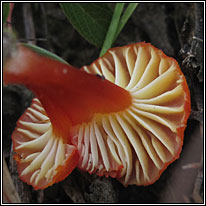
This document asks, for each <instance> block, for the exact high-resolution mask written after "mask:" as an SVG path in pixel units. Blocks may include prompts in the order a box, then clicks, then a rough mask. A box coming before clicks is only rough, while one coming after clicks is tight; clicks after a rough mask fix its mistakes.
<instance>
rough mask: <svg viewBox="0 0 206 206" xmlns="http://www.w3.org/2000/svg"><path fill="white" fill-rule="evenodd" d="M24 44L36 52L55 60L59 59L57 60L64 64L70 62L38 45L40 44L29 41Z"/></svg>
mask: <svg viewBox="0 0 206 206" xmlns="http://www.w3.org/2000/svg"><path fill="white" fill-rule="evenodd" d="M22 45H24V46H26V47H28V48H29V49H31V50H33V51H34V52H36V53H38V54H40V55H43V56H46V57H49V58H51V59H54V60H57V61H60V62H62V63H64V64H68V62H66V61H65V60H64V59H62V58H61V57H59V56H57V55H56V54H54V53H52V52H50V51H48V50H46V49H43V48H41V47H38V46H35V45H33V44H27V43H22Z"/></svg>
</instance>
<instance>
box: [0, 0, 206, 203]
mask: <svg viewBox="0 0 206 206" xmlns="http://www.w3.org/2000/svg"><path fill="white" fill-rule="evenodd" d="M110 6H111V7H113V6H114V3H110ZM203 10H204V4H203V3H140V4H139V6H138V7H137V8H136V10H135V11H134V13H133V15H132V16H131V18H130V19H129V21H128V22H127V24H126V26H125V27H124V29H123V30H122V32H121V33H120V36H119V37H118V39H117V41H116V42H115V44H114V45H113V46H123V45H127V44H130V43H135V42H141V41H146V42H150V43H151V44H153V45H154V46H156V47H158V48H159V49H162V50H163V51H164V52H165V53H166V55H168V56H172V57H174V58H175V59H176V60H177V61H178V62H179V65H180V67H181V69H182V71H183V73H184V74H185V76H186V79H187V82H188V85H189V88H190V92H191V101H192V112H191V115H190V118H189V120H188V125H187V128H186V130H185V138H184V145H183V150H182V153H181V156H180V159H178V160H177V161H175V162H174V163H173V164H171V165H170V166H169V167H168V168H167V170H166V171H165V172H164V173H163V174H162V176H161V177H160V179H159V180H158V181H157V182H156V183H155V184H153V185H150V186H146V187H138V186H128V187H126V188H125V187H124V186H122V185H121V184H120V183H119V182H118V181H116V180H115V179H112V178H108V179H107V178H104V177H97V176H96V175H89V174H87V173H84V172H81V171H79V170H78V169H75V170H74V171H73V172H72V174H71V175H69V176H68V177H67V178H66V179H65V180H64V181H62V182H60V183H58V184H55V185H53V186H52V187H49V188H47V189H45V190H44V191H42V190H41V191H34V190H33V189H32V187H31V186H28V185H26V184H25V183H23V182H21V181H20V180H19V178H18V175H17V172H16V165H15V162H14V160H13V158H12V151H11V138H10V136H11V133H12V131H13V130H14V128H15V124H16V121H17V119H18V118H19V117H20V115H21V114H22V113H23V112H24V110H25V108H26V107H28V106H29V104H30V102H31V99H32V97H33V94H32V93H31V92H30V91H28V90H27V89H26V88H24V87H22V86H7V87H3V102H2V103H3V113H2V114H3V116H2V118H3V153H4V156H5V159H6V161H7V163H8V167H9V169H10V173H11V176H12V179H13V182H14V184H15V186H16V188H17V192H18V193H19V196H20V198H21V200H22V202H24V203H202V202H203V193H204V192H203V188H204V186H203V184H204V183H203V159H202V156H203V155H202V154H203V125H204V122H203V86H204V75H203V74H204V72H203V68H204V67H203V66H204V65H203V25H204V19H203ZM12 27H13V30H14V31H16V34H17V37H18V39H19V40H20V41H21V42H30V43H34V44H36V45H38V46H41V47H43V48H45V49H47V50H49V51H52V52H53V53H55V54H57V55H59V56H60V57H62V58H63V59H65V60H66V61H68V62H69V63H70V64H72V65H74V66H76V67H81V66H83V65H87V64H90V63H92V62H93V61H94V60H95V59H96V58H97V57H98V56H99V53H100V49H99V48H96V47H95V46H93V45H91V44H90V43H88V42H87V41H86V40H84V39H83V38H82V37H81V36H80V35H79V33H77V31H75V30H74V28H73V27H72V25H71V24H70V23H69V21H68V20H67V19H66V17H65V16H64V14H63V12H62V10H61V9H60V6H59V4H58V3H16V4H15V7H14V10H13V16H12Z"/></svg>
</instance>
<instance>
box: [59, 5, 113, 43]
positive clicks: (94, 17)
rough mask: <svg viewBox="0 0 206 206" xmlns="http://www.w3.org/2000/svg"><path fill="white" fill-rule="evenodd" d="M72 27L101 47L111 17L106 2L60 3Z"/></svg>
mask: <svg viewBox="0 0 206 206" xmlns="http://www.w3.org/2000/svg"><path fill="white" fill-rule="evenodd" d="M60 6H61V8H62V9H63V11H64V13H65V15H66V16H67V18H68V20H69V21H70V23H71V24H72V25H73V27H74V28H75V29H76V30H77V31H78V32H79V33H80V34H81V35H82V36H83V37H84V38H85V39H86V40H87V41H89V42H90V43H91V44H93V45H95V46H97V47H101V46H102V45H103V43H104V40H105V36H106V34H107V30H108V28H109V25H110V21H111V19H112V11H111V10H110V9H109V7H108V5H107V4H106V3H60Z"/></svg>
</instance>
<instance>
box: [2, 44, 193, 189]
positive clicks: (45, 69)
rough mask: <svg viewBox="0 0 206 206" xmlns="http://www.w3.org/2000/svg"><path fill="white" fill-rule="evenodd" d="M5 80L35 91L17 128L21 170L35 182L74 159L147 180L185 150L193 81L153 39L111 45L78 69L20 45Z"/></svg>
mask: <svg viewBox="0 0 206 206" xmlns="http://www.w3.org/2000/svg"><path fill="white" fill-rule="evenodd" d="M4 82H5V84H8V83H17V84H24V85H25V86H26V87H28V88H29V89H31V90H32V91H33V92H34V94H35V95H36V97H35V98H34V99H33V101H32V104H31V106H30V107H29V108H28V109H26V111H25V112H24V114H23V115H22V116H21V117H20V119H19V120H18V122H17V127H16V129H15V131H14V132H13V134H12V140H13V147H14V151H15V153H16V154H15V156H14V158H15V159H16V160H17V163H18V171H19V175H20V178H21V179H22V180H23V181H25V182H27V183H28V184H30V185H32V186H33V187H34V188H35V189H44V188H46V187H48V186H49V185H52V184H53V183H56V182H59V181H61V180H63V179H64V178H65V177H67V176H68V175H69V174H70V173H71V172H72V170H73V169H74V168H76V167H77V168H79V169H81V170H83V171H87V172H89V173H90V174H93V173H96V174H97V175H99V176H106V177H109V176H111V177H113V178H117V179H118V180H119V181H120V182H121V183H122V184H123V185H125V186H127V185H130V184H136V185H149V184H152V183H154V182H155V181H157V180H158V179H159V177H160V175H161V174H162V172H163V171H164V170H165V169H166V168H167V166H168V165H169V164H170V163H172V162H173V161H175V160H176V159H177V158H179V155H180V152H181V149H182V145H183V137H184V130H185V128H186V122H187V119H188V117H189V114H190V93H189V89H188V86H187V83H186V79H185V77H184V75H183V73H182V71H181V69H180V68H179V66H178V63H177V62H176V61H175V59H173V58H171V57H167V56H166V55H165V54H164V53H163V52H162V51H161V50H159V49H157V48H155V47H154V46H152V45H151V44H149V43H144V42H141V43H136V44H131V45H128V46H123V47H116V48H112V49H109V50H108V51H107V53H106V54H105V55H104V56H102V57H100V58H98V59H97V60H96V61H94V62H93V63H92V64H91V65H89V66H83V67H82V68H81V69H80V70H78V69H76V68H74V67H72V66H71V65H69V64H68V65H67V64H63V63H61V62H59V61H56V60H53V59H50V58H48V57H45V56H42V55H39V54H37V53H35V52H34V51H32V50H31V49H28V48H26V47H25V46H22V45H21V46H19V50H18V52H17V54H16V56H15V57H13V58H12V59H10V60H9V61H8V62H7V63H6V65H5V69H4Z"/></svg>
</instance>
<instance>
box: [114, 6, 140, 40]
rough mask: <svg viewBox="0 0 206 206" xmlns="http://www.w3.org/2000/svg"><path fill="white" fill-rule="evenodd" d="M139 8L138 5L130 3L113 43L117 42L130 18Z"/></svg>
mask: <svg viewBox="0 0 206 206" xmlns="http://www.w3.org/2000/svg"><path fill="white" fill-rule="evenodd" d="M137 6H138V3H130V4H129V5H128V7H127V8H126V10H125V12H124V14H123V15H122V17H121V19H120V21H119V25H118V28H117V31H116V34H115V37H114V39H113V42H115V40H116V39H117V37H118V35H119V34H120V32H121V31H122V29H123V28H124V25H125V24H126V23H127V21H128V19H129V18H130V16H131V15H132V13H133V12H134V10H135V9H136V7H137Z"/></svg>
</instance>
